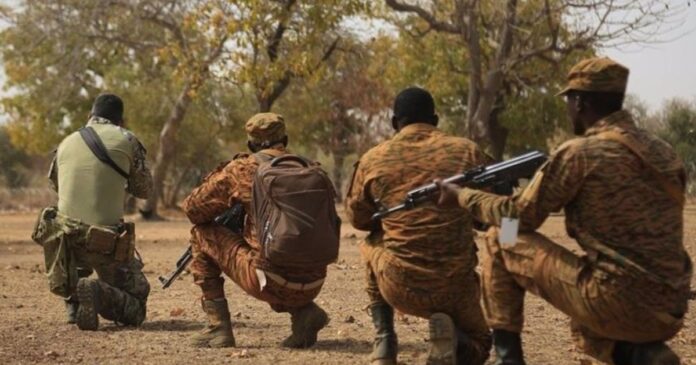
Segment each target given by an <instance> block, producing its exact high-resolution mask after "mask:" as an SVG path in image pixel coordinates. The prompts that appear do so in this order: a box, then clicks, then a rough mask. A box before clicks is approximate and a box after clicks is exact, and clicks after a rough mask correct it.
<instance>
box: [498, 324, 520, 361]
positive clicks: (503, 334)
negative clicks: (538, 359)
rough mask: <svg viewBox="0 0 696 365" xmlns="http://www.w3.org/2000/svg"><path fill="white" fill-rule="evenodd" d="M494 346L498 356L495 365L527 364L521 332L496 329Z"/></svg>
mask: <svg viewBox="0 0 696 365" xmlns="http://www.w3.org/2000/svg"><path fill="white" fill-rule="evenodd" d="M493 348H494V349H495V357H496V359H495V362H494V363H493V365H526V364H525V362H524V355H523V354H522V339H521V338H520V334H519V333H516V332H510V331H506V330H496V329H494V330H493Z"/></svg>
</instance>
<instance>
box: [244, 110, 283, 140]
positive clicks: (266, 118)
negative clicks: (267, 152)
mask: <svg viewBox="0 0 696 365" xmlns="http://www.w3.org/2000/svg"><path fill="white" fill-rule="evenodd" d="M245 129H246V133H247V136H248V138H249V141H250V142H252V143H256V144H269V143H275V142H280V141H281V140H282V139H283V137H285V121H284V120H283V116H281V115H279V114H276V113H259V114H256V115H254V116H253V117H251V118H250V119H249V120H248V121H247V122H246V126H245Z"/></svg>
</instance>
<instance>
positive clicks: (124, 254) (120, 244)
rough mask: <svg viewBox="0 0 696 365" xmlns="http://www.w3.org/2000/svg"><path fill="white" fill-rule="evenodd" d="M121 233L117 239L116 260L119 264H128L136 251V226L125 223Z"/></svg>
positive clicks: (131, 223)
mask: <svg viewBox="0 0 696 365" xmlns="http://www.w3.org/2000/svg"><path fill="white" fill-rule="evenodd" d="M120 231H121V233H120V234H119V235H118V238H117V239H116V247H115V249H114V259H115V260H116V261H119V262H128V261H129V260H130V259H131V258H132V257H133V255H134V251H135V224H133V222H126V223H123V225H122V228H121V230H120Z"/></svg>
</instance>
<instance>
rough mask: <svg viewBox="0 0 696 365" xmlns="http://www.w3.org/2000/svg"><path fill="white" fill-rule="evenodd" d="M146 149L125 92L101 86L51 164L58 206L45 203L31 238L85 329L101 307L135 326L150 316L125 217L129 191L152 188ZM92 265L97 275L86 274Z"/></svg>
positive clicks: (74, 319)
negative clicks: (126, 123)
mask: <svg viewBox="0 0 696 365" xmlns="http://www.w3.org/2000/svg"><path fill="white" fill-rule="evenodd" d="M88 139H89V140H90V141H91V142H88ZM89 143H91V145H90V144H89ZM93 148H96V149H97V150H95V151H96V152H95V151H93V150H92V149H93ZM145 152H146V151H145V148H143V146H142V144H140V142H139V141H138V139H137V138H136V137H135V136H134V135H133V134H132V133H131V132H130V131H128V130H126V129H125V128H123V101H121V98H119V97H118V96H116V95H113V94H102V95H99V96H98V97H97V98H96V99H95V101H94V104H93V106H92V111H91V114H90V118H89V121H88V122H87V125H86V127H85V128H82V129H81V130H80V131H79V132H75V133H72V134H70V135H69V136H68V137H66V138H65V139H64V140H63V141H62V142H61V143H60V145H59V147H58V150H57V152H56V156H55V157H54V159H53V163H52V164H51V169H50V172H49V179H50V181H51V182H52V186H53V188H54V189H55V190H56V191H57V192H58V207H57V209H56V208H55V207H50V208H46V209H44V211H43V212H42V213H41V216H40V219H39V222H38V223H37V227H36V229H35V231H34V233H33V235H32V238H33V239H34V240H35V241H36V242H37V243H39V244H41V245H42V246H43V248H44V254H45V259H46V272H47V276H48V278H49V284H50V289H51V291H52V292H53V293H55V294H58V295H60V296H63V297H66V307H67V312H68V323H77V326H78V327H79V328H80V329H82V330H96V329H97V328H98V326H99V317H98V315H101V316H102V317H104V318H106V319H109V320H113V321H114V322H116V323H120V324H127V325H134V326H137V325H140V324H141V323H142V322H143V321H144V320H145V303H146V301H147V296H148V294H149V292H150V285H149V284H148V282H147V279H146V278H145V276H144V275H143V273H142V267H143V264H142V262H141V260H140V259H139V257H138V258H136V257H135V255H134V251H135V235H134V226H133V224H132V223H124V222H123V206H124V204H123V203H124V198H125V193H126V192H128V193H130V194H133V195H134V196H136V197H138V198H141V199H145V198H147V196H148V194H149V193H150V191H151V190H152V177H151V175H150V171H149V169H148V167H147V165H146V163H145ZM98 155H99V157H97V156H98ZM102 160H104V161H106V160H108V161H109V162H103V161H102ZM93 270H94V271H96V272H97V275H98V277H99V278H98V279H94V278H88V277H87V276H89V275H90V274H91V272H92V271H93Z"/></svg>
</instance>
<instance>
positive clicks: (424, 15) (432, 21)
mask: <svg viewBox="0 0 696 365" xmlns="http://www.w3.org/2000/svg"><path fill="white" fill-rule="evenodd" d="M385 2H386V4H387V5H388V6H389V7H390V8H392V9H394V10H396V11H400V12H405V13H413V14H416V15H418V16H419V17H420V18H421V19H423V20H425V21H426V22H428V24H429V25H430V27H431V28H433V29H435V30H437V31H439V32H445V33H451V34H461V33H462V29H461V28H459V27H457V26H456V25H454V24H452V23H448V22H445V21H441V20H439V19H437V18H436V17H435V15H433V14H432V13H429V12H428V11H427V10H425V9H423V8H421V7H420V6H418V5H411V4H405V3H400V2H399V1H398V0H385Z"/></svg>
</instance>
